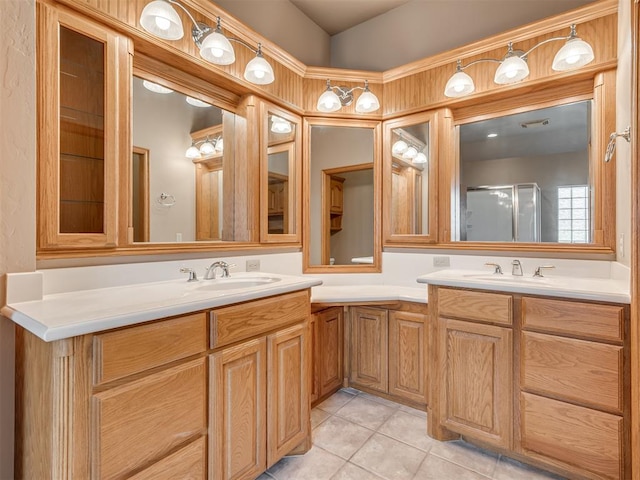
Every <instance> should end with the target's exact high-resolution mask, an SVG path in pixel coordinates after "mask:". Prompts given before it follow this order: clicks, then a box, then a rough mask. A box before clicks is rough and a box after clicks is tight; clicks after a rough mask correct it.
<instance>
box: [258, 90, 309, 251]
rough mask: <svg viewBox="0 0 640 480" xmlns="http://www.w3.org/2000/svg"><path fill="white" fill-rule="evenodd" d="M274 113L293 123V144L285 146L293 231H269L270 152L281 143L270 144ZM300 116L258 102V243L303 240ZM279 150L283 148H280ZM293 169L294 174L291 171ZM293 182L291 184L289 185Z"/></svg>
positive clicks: (264, 102)
mask: <svg viewBox="0 0 640 480" xmlns="http://www.w3.org/2000/svg"><path fill="white" fill-rule="evenodd" d="M270 114H275V115H277V116H279V117H281V118H284V119H285V120H287V121H289V122H291V123H293V124H295V125H296V130H295V136H294V138H293V142H286V143H293V145H290V146H289V147H287V149H288V151H289V172H290V173H289V177H293V182H289V184H290V185H289V194H288V197H289V198H288V200H287V202H288V204H289V208H291V207H292V206H293V207H294V210H295V215H294V218H293V222H292V221H289V225H292V226H293V228H294V233H269V212H268V209H269V151H270V150H271V149H274V148H280V147H281V145H284V143H281V144H276V145H274V146H269V115H270ZM302 129H303V124H302V117H300V116H299V115H295V114H293V113H291V112H288V111H287V110H283V109H282V108H280V107H277V106H276V105H274V104H272V103H269V102H266V101H262V102H260V242H261V243H294V244H298V245H300V244H301V239H302V200H301V199H302V195H301V192H302V135H303V134H302ZM279 151H284V149H280V150H279ZM291 172H293V174H291ZM292 183H293V185H291V184H292Z"/></svg>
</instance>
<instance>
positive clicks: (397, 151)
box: [391, 135, 409, 155]
mask: <svg viewBox="0 0 640 480" xmlns="http://www.w3.org/2000/svg"><path fill="white" fill-rule="evenodd" d="M407 148H409V145H407V142H405V141H404V140H403V139H402V135H401V136H400V140H398V141H396V142H395V143H394V144H393V146H392V147H391V153H393V154H394V155H402V154H403V153H404V152H406V151H407Z"/></svg>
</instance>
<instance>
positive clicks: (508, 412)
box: [418, 271, 630, 479]
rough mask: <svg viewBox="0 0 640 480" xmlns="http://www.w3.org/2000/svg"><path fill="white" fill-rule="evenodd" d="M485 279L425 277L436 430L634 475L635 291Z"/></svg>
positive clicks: (577, 466) (579, 470)
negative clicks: (631, 304)
mask: <svg viewBox="0 0 640 480" xmlns="http://www.w3.org/2000/svg"><path fill="white" fill-rule="evenodd" d="M476 273H477V272H476ZM481 276H482V275H477V278H476V277H474V276H473V274H470V273H469V272H455V271H443V272H436V273H433V274H430V275H425V276H423V277H420V278H419V280H418V281H420V282H423V283H429V306H430V315H431V324H430V331H429V336H430V343H429V371H430V375H429V401H428V404H429V406H428V412H429V423H428V433H429V435H431V436H432V437H434V438H436V439H439V440H446V439H452V438H457V437H459V436H463V437H464V438H465V439H468V440H469V441H472V442H475V443H478V444H479V445H481V446H484V447H486V448H489V449H491V450H494V451H497V452H501V453H504V454H506V455H508V456H512V457H514V458H518V459H520V460H523V461H525V462H527V463H532V464H535V465H538V466H540V467H542V468H545V469H547V470H551V471H555V472H557V473H560V474H563V475H567V476H569V477H571V478H589V479H596V478H598V479H601V478H610V479H622V478H630V471H629V461H630V450H629V449H630V443H629V435H630V424H629V410H630V399H629V391H630V389H629V382H630V379H629V372H630V363H629V348H630V346H629V305H628V302H629V300H628V296H625V295H624V294H620V293H618V292H623V291H626V289H625V288H622V289H618V288H617V287H618V285H617V284H616V282H615V281H614V280H595V281H590V283H591V285H590V286H589V288H588V289H582V290H580V287H582V286H583V285H581V283H585V286H586V284H587V281H586V280H584V279H575V280H574V281H573V282H572V283H573V285H569V284H563V282H562V281H561V280H560V279H558V281H556V279H547V278H542V279H535V278H533V279H532V278H527V277H511V276H507V275H505V276H496V277H493V278H492V277H491V276H487V275H484V277H487V278H479V277H481ZM567 280H568V279H567Z"/></svg>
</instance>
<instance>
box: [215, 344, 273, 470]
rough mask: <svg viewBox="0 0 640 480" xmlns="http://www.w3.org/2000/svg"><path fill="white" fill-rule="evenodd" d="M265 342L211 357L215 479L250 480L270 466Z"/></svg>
mask: <svg viewBox="0 0 640 480" xmlns="http://www.w3.org/2000/svg"><path fill="white" fill-rule="evenodd" d="M266 352H267V347H266V338H264V337H263V338H259V339H256V340H251V341H248V342H245V343H242V344H240V345H237V346H234V347H229V348H225V349H223V350H221V351H218V352H216V353H214V354H213V355H211V357H210V359H211V360H210V368H211V370H210V392H211V398H210V400H209V404H210V413H209V421H210V424H211V425H210V430H209V431H210V442H209V470H210V473H211V472H213V475H212V476H211V475H210V478H215V479H216V480H231V479H233V480H237V479H247V480H248V479H251V480H253V479H254V478H256V477H258V476H259V475H260V474H261V473H262V472H264V471H265V470H266V468H267V462H266V418H265V416H266V409H267V406H266V397H267V396H266V376H267V362H266Z"/></svg>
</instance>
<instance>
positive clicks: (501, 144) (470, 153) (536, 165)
mask: <svg viewBox="0 0 640 480" xmlns="http://www.w3.org/2000/svg"><path fill="white" fill-rule="evenodd" d="M591 108H592V107H591V101H590V100H588V101H582V102H576V103H571V104H566V105H559V106H554V107H550V108H544V109H539V110H532V111H529V112H525V113H519V114H515V115H508V116H504V117H498V118H492V119H489V120H483V121H479V122H473V123H466V124H463V125H460V126H459V127H458V128H459V138H460V173H459V175H460V177H459V179H460V198H459V202H458V215H459V219H460V220H459V225H458V226H457V228H454V231H456V230H457V232H458V238H457V240H463V241H491V242H559V243H589V242H591V241H592V240H591V239H592V235H593V229H592V223H591V217H592V214H591V211H592V204H593V195H592V188H591V186H590V178H591V177H590V158H589V149H590V142H591V138H590V137H591V129H590V125H591Z"/></svg>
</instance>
